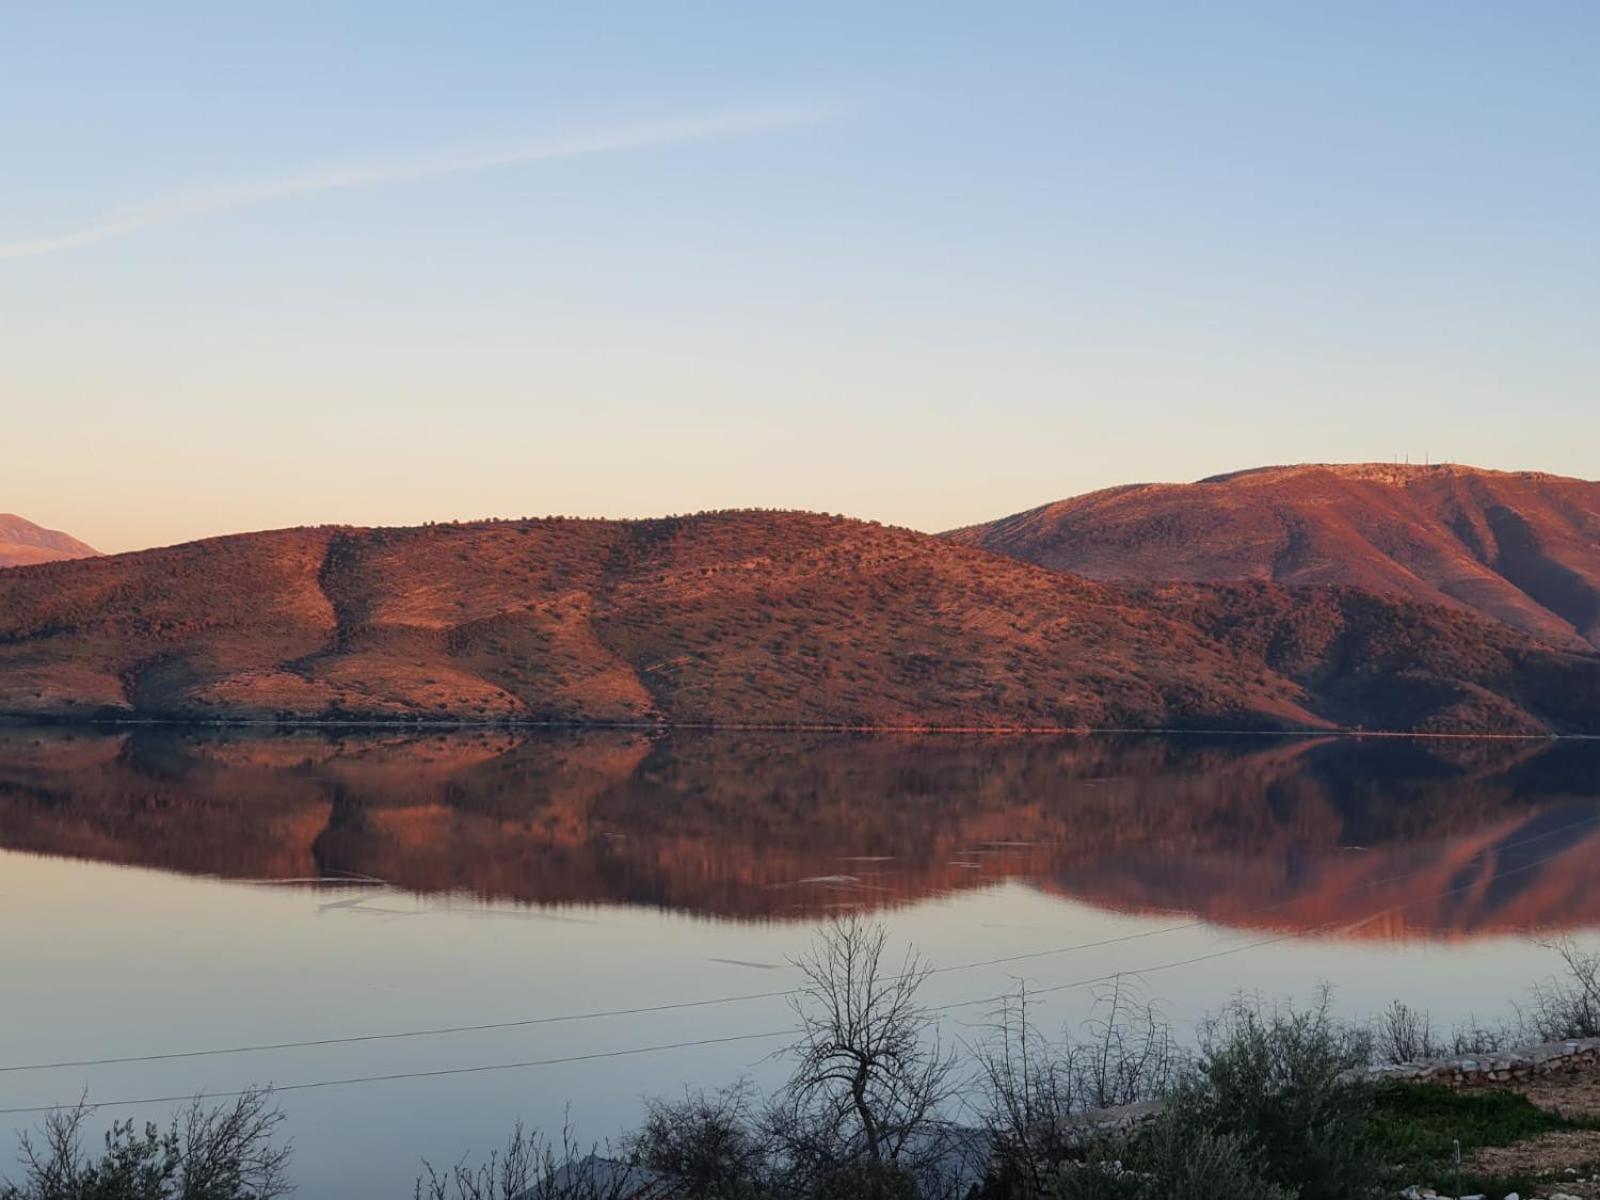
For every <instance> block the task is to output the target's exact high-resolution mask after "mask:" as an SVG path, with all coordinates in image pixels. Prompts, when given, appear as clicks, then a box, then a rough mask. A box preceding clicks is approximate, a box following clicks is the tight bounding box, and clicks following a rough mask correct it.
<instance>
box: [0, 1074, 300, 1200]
mask: <svg viewBox="0 0 1600 1200" xmlns="http://www.w3.org/2000/svg"><path fill="white" fill-rule="evenodd" d="M93 1111H94V1109H93V1106H92V1105H91V1104H89V1103H88V1100H87V1098H85V1099H84V1100H80V1101H79V1102H78V1104H77V1105H76V1106H75V1107H73V1108H70V1109H60V1110H57V1111H55V1112H52V1113H51V1114H50V1115H49V1116H48V1117H46V1118H45V1121H44V1127H43V1129H42V1131H41V1136H40V1138H39V1139H38V1140H35V1138H34V1137H33V1135H31V1134H26V1133H25V1134H23V1135H22V1137H21V1139H20V1147H21V1155H22V1165H23V1168H24V1171H23V1179H22V1182H21V1183H12V1182H9V1181H8V1182H6V1183H4V1184H3V1185H0V1200H102V1198H106V1200H110V1198H121V1197H128V1198H129V1200H276V1198H277V1197H280V1196H286V1195H288V1194H289V1192H290V1191H292V1190H293V1189H292V1188H291V1187H290V1184H289V1182H288V1177H287V1168H288V1164H289V1158H290V1155H291V1148H290V1146H289V1145H288V1144H287V1143H284V1144H279V1143H276V1142H275V1141H274V1137H275V1136H276V1134H277V1130H278V1126H279V1125H281V1124H282V1123H283V1120H284V1117H283V1113H282V1112H280V1111H279V1110H278V1109H277V1108H276V1107H274V1106H273V1105H272V1104H271V1093H270V1091H269V1090H266V1089H257V1088H251V1089H249V1090H247V1091H246V1092H244V1093H243V1094H242V1095H240V1096H238V1097H236V1098H235V1099H234V1100H233V1102H232V1103H231V1104H218V1105H214V1106H211V1107H207V1106H206V1104H205V1102H204V1098H203V1097H197V1098H196V1099H195V1100H194V1101H193V1102H192V1103H190V1104H189V1106H188V1107H186V1108H184V1109H183V1110H181V1111H180V1112H178V1113H177V1114H176V1115H175V1116H174V1117H173V1119H172V1122H171V1124H170V1125H169V1126H168V1127H167V1129H166V1131H165V1132H161V1131H159V1130H158V1129H157V1127H156V1126H155V1125H154V1124H153V1123H151V1124H146V1125H145V1126H144V1129H143V1130H142V1131H139V1130H137V1129H136V1128H135V1126H134V1123H133V1122H132V1121H118V1122H115V1123H114V1124H113V1125H112V1127H111V1129H110V1131H109V1132H107V1133H106V1135H105V1142H104V1149H103V1150H102V1152H101V1154H100V1156H99V1157H97V1158H92V1157H90V1156H89V1155H87V1154H86V1153H85V1152H84V1150H83V1130H84V1124H85V1122H86V1121H87V1120H88V1118H89V1116H90V1114H91V1113H92V1112H93Z"/></svg>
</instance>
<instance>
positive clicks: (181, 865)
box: [0, 727, 1600, 1200]
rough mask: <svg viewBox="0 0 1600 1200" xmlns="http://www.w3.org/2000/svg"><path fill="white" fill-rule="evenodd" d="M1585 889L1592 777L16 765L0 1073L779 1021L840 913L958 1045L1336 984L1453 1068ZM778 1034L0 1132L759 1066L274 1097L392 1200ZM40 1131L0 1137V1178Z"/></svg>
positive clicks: (328, 1167)
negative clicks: (1099, 1003)
mask: <svg viewBox="0 0 1600 1200" xmlns="http://www.w3.org/2000/svg"><path fill="white" fill-rule="evenodd" d="M1597 866H1600V745H1597V744H1595V743H1584V742H1522V741H1482V742H1479V741H1461V740H1451V741H1406V740H1392V739H1368V740H1354V739H1325V738H1242V737H1232V738H1225V739H1224V738H1204V737H1185V738H1158V737H1129V738H1098V737H1096V738H1054V737H1052V738H1043V737H1029V738H977V737H974V738H958V737H924V738H909V737H908V738H885V737H842V736H820V735H801V734H794V735H710V734H704V735H670V736H662V735H655V734H646V733H636V732H614V733H591V734H583V735H577V734H555V735H547V734H542V735H534V736H518V735H511V734H504V733H470V734H442V735H429V736H422V737H410V736H399V735H393V736H391V735H370V734H368V735H342V736H332V735H329V734H326V733H301V734H293V735H284V736H275V737H260V736H247V735H243V734H239V733H216V732H207V733H197V732H182V731H176V730H170V729H141V730H137V731H133V732H127V731H118V732H84V731H74V732H68V731H65V730H62V729H37V728H25V727H11V728H0V913H3V916H0V1067H14V1066H19V1065H21V1066H29V1065H34V1064H53V1063H59V1062H62V1061H67V1060H71V1061H77V1060H84V1059H104V1058H119V1057H129V1056H142V1055H160V1054H170V1053H174V1052H184V1051H192V1050H205V1049H212V1048H218V1047H224V1048H225V1047H236V1046H245V1045H260V1044H263V1043H281V1042H304V1041H309V1040H317V1039H342V1038H352V1037H363V1036H366V1035H373V1034H389V1033H405V1032H408V1031H415V1030H423V1029H436V1028H439V1027H453V1026H461V1025H479V1026H481V1025H488V1024H496V1023H504V1022H527V1021H529V1020H530V1019H534V1018H547V1017H568V1016H579V1015H585V1014H592V1013H596V1012H599V1011H604V1010H616V1009H640V1008H652V1007H658V1006H667V1005H685V1004H692V1003H693V1002H696V1001H704V1000H716V999H720V998H725V997H748V996H751V995H757V994H765V993H781V992H782V991H784V990H785V989H786V988H789V987H791V986H792V985H793V983H794V982H795V978H796V973H795V971H794V970H793V969H792V967H791V966H790V964H789V959H790V958H791V957H792V956H793V955H795V954H797V953H798V952H800V951H801V950H802V949H803V948H804V947H805V945H806V944H807V942H808V941H809V939H810V938H811V937H812V935H813V933H814V931H815V929H816V926H817V923H818V922H819V921H822V920H826V919H827V918H828V916H829V915H830V914H834V913H837V912H840V911H846V910H851V909H867V910H870V911H872V912H874V913H876V914H878V915H880V916H881V917H882V919H883V920H884V921H886V922H887V923H888V924H889V926H890V927H891V930H892V933H893V935H894V936H895V937H896V938H897V939H899V940H901V941H909V942H914V943H915V944H916V946H917V947H918V948H919V949H920V950H921V951H922V952H923V953H924V954H925V955H927V957H928V958H929V959H930V960H931V961H932V962H933V964H934V965H935V966H936V967H939V968H941V971H940V973H939V974H937V975H935V976H934V977H933V979H932V980H930V982H929V983H928V985H927V992H926V996H927V999H928V1001H929V1003H930V1004H936V1005H946V1004H948V1005H960V1007H952V1008H951V1009H950V1010H949V1011H948V1013H947V1016H946V1019H947V1021H948V1022H949V1027H950V1032H951V1034H952V1035H953V1036H956V1037H965V1038H968V1039H971V1038H974V1037H977V1036H979V1034H980V1033H981V1027H982V1025H983V1024H984V1021H985V1016H986V1013H987V1011H988V1009H989V1007H990V1005H991V1003H992V1002H991V1001H989V1000H988V999H986V998H988V997H993V996H995V995H997V994H998V993H1000V992H1003V991H1006V990H1008V989H1009V988H1011V987H1013V986H1015V983H1016V981H1017V980H1019V979H1026V980H1027V981H1028V983H1029V986H1030V988H1033V989H1041V990H1042V992H1041V994H1040V995H1038V996H1037V1002H1038V1003H1039V1004H1040V1005H1041V1008H1040V1010H1039V1011H1041V1012H1042V1013H1043V1014H1044V1016H1043V1018H1042V1019H1044V1020H1047V1021H1049V1022H1051V1023H1053V1024H1069V1025H1070V1024H1075V1023H1077V1022H1080V1021H1082V1020H1083V1019H1084V1018H1086V1017H1087V1016H1088V1015H1089V1013H1090V1011H1091V1008H1092V1006H1093V1004H1094V997H1095V993H1096V990H1097V988H1098V987H1099V986H1102V985H1101V984H1097V983H1096V982H1095V981H1096V980H1103V979H1104V978H1105V977H1107V976H1110V975H1114V974H1116V973H1118V972H1123V973H1127V974H1128V976H1129V977H1130V978H1136V979H1137V981H1138V986H1139V987H1141V988H1142V989H1143V991H1144V993H1145V994H1146V995H1148V996H1149V997H1150V998H1151V999H1152V1000H1154V1001H1156V1002H1157V1003H1158V1004H1159V1005H1160V1006H1161V1007H1162V1009H1163V1011H1164V1012H1165V1013H1166V1015H1167V1016H1168V1017H1169V1018H1170V1019H1171V1020H1172V1021H1173V1022H1174V1023H1175V1024H1177V1025H1178V1026H1179V1027H1180V1028H1181V1029H1189V1028H1192V1025H1193V1022H1194V1021H1195V1020H1196V1019H1198V1018H1199V1017H1200V1016H1202V1015H1203V1014H1204V1013H1205V1012H1207V1011H1209V1010H1213V1009H1215V1008H1216V1007H1217V1006H1218V1005H1219V1004H1220V1003H1222V1002H1223V1001H1224V1000H1226V999H1227V998H1228V997H1229V996H1230V995H1231V994H1233V993H1234V992H1236V991H1238V990H1240V989H1246V990H1249V991H1252V992H1260V993H1261V994H1262V995H1264V996H1268V997H1279V996H1297V997H1304V996H1306V995H1308V994H1309V993H1310V992H1311V991H1312V990H1313V989H1314V988H1315V987H1316V985H1317V984H1318V982H1319V981H1324V980H1325V981H1327V982H1329V983H1331V984H1332V985H1333V986H1334V988H1335V989H1336V992H1335V995H1336V1002H1337V1004H1338V1005H1339V1007H1340V1008H1341V1010H1343V1011H1344V1012H1346V1013H1348V1014H1352V1015H1355V1014H1365V1013H1369V1012H1373V1011H1376V1010H1377V1009H1380V1008H1382V1007H1383V1006H1384V1005H1386V1004H1387V1003H1388V1002H1389V1001H1390V1000H1392V999H1394V998H1396V997H1401V998H1404V999H1406V1000H1407V1001H1408V1002H1410V1003H1413V1004H1417V1005H1421V1006H1425V1007H1427V1008H1429V1009H1431V1010H1432V1012H1433V1014H1434V1016H1435V1019H1436V1022H1437V1023H1439V1024H1442V1025H1446V1026H1448V1025H1450V1024H1451V1023H1454V1022H1457V1021H1465V1020H1468V1019H1470V1018H1472V1017H1473V1016H1477V1017H1480V1018H1485V1019H1494V1018H1498V1017H1500V1016H1502V1015H1503V1014H1505V1013H1506V1012H1508V1011H1509V1009H1510V1007H1511V1005H1512V1004H1513V1003H1514V1002H1515V1001H1517V1000H1519V999H1521V998H1523V997H1524V996H1525V995H1526V992H1527V989H1528V986H1529V984H1530V983H1531V982H1532V981H1534V980H1535V979H1537V978H1540V977H1543V976H1545V975H1548V974H1549V973H1550V972H1552V971H1553V970H1554V968H1555V965H1556V964H1555V961H1554V957H1553V955H1552V954H1551V952H1550V951H1549V950H1547V949H1545V948H1544V947H1542V946H1540V945H1539V944H1538V939H1539V938H1541V937H1544V936H1547V935H1548V934H1550V933H1557V932H1570V933H1574V934H1577V935H1579V936H1582V935H1583V934H1584V932H1585V931H1593V930H1595V929H1596V928H1597V927H1600V887H1597V886H1595V884H1594V883H1593V878H1594V875H1595V870H1596V867H1597ZM996 959H1005V960H1008V961H1003V962H995V961H993V960H996ZM1052 988H1053V989H1055V990H1054V991H1047V990H1043V989H1052ZM790 1020H791V1018H790V1014H789V1011H788V1008H787V1001H786V1000H785V999H784V998H783V997H782V996H781V995H761V996H760V998H751V999H735V1000H731V1001H729V1002H727V1003H718V1004H711V1005H701V1006H698V1007H676V1008H659V1007H658V1011H651V1012H635V1013H632V1014H631V1015H623V1016H594V1017H588V1018H587V1019H581V1020H566V1021H557V1022H548V1023H543V1024H528V1023H524V1024H518V1025H513V1026H510V1027H503V1028H498V1029H478V1030H475V1031H466V1032H455V1033H447V1034H435V1035H432V1036H421V1037H401V1038H386V1039H382V1040H368V1041H341V1042H334V1043H332V1044H327V1045H321V1046H302V1047H297V1048H289V1049H274V1050H256V1051H251V1052H248V1053H239V1054H227V1055H215V1056H203V1057H186V1058H164V1059H157V1060H155V1061H142V1062H124V1063H103V1064H101V1065H96V1066H54V1067H47V1068H45V1069H28V1070H5V1071H0V1108H5V1109H20V1108H29V1107H33V1106H37V1105H45V1104H50V1103H56V1102H71V1101H73V1100H75V1099H76V1098H77V1097H78V1096H79V1095H81V1094H84V1093H87V1094H88V1095H89V1096H90V1098H91V1099H93V1100H97V1101H114V1100H123V1099H138V1098H143V1097H164V1096H175V1095H189V1094H193V1093H195V1092H197V1091H202V1090H204V1091H209V1092H222V1091H229V1090H232V1089H236V1088H238V1087H241V1086H244V1085H246V1084H249V1083H262V1084H265V1083H274V1084H277V1085H279V1086H286V1087H289V1088H291V1089H293V1088H295V1087H296V1085H300V1084H306V1083H317V1082H323V1081H331V1080H344V1079H354V1078H358V1077H367V1076H377V1075H387V1076H392V1075H398V1074H404V1073H413V1072H444V1071H456V1070H458V1069H460V1068H480V1067H490V1068H499V1067H503V1066H505V1065H506V1064H514V1063H529V1062H539V1061H542V1060H547V1059H554V1058H575V1057H578V1056H586V1055H600V1054H609V1053H612V1052H616V1051H628V1050H633V1049H638V1048H648V1047H658V1046H662V1045H668V1044H675V1043H683V1042H694V1041H702V1040H705V1039H732V1038H744V1037H745V1035H774V1034H776V1035H779V1036H753V1037H750V1038H749V1039H748V1040H738V1041H731V1040H724V1041H719V1042H715V1043H713V1044H709V1045H701V1046H694V1047H682V1048H678V1049H669V1050H659V1051H656V1052H652V1053H643V1054H628V1055H623V1056H620V1057H606V1058H587V1059H585V1060H584V1061H577V1062H567V1063H560V1064H547V1065H531V1066H520V1067H514V1068H511V1069H503V1070H502V1069H495V1070H486V1071H477V1072H474V1073H459V1074H434V1075H425V1076H423V1077H419V1078H410V1079H391V1080H387V1081H383V1082H371V1083H359V1084H347V1085H341V1086H332V1087H325V1088H317V1089H306V1090H287V1091H284V1092H283V1093H282V1095H281V1096H280V1101H281V1103H282V1105H283V1107H284V1109H285V1111H286V1112H287V1113H288V1114H289V1118H290V1124H289V1131H290V1134H291V1135H292V1137H293V1140H294V1142H295V1146H296V1157H295V1172H294V1173H295V1176H296V1178H297V1179H298V1181H299V1183H300V1192H299V1194H300V1195H301V1196H303V1197H311V1198H321V1197H350V1198H353V1200H366V1198H369V1197H370V1198H378V1197H383V1198H391V1197H393V1198H396V1200H398V1198H400V1197H405V1196H409V1195H410V1186H411V1180H412V1179H413V1177H414V1176H415V1173H416V1169H417V1166H418V1164H419V1161H420V1159H421V1158H422V1157H424V1156H426V1157H428V1158H431V1159H433V1160H434V1161H435V1162H441V1163H448V1162H451V1161H454V1160H456V1159H457V1158H459V1157H460V1156H462V1155H463V1154H468V1153H471V1154H473V1155H478V1154H482V1153H485V1152H487V1151H488V1150H489V1149H490V1148H492V1147H493V1146H495V1145H497V1144H498V1143H499V1142H500V1141H502V1140H503V1137H504V1135H505V1133H506V1132H507V1130H508V1129H509V1128H510V1126H511V1124H512V1123H513V1121H515V1120H516V1119H517V1118H518V1117H522V1118H524V1119H526V1120H527V1121H528V1122H529V1123H530V1124H537V1125H542V1126H545V1127H547V1128H552V1127H559V1125H560V1123H561V1121H562V1119H563V1114H564V1113H565V1112H567V1111H568V1106H570V1119H571V1121H572V1124H573V1125H574V1127H575V1128H576V1129H577V1131H578V1133H579V1134H580V1135H581V1136H582V1137H584V1138H585V1139H586V1140H587V1139H592V1138H604V1137H606V1136H609V1135H611V1134H613V1133H614V1132H615V1131H617V1130H618V1129H620V1128H622V1127H624V1126H626V1125H629V1124H631V1123H632V1122H633V1121H634V1119H635V1118H636V1116H637V1114H638V1112H639V1107H640V1098H641V1097H642V1096H647V1095H659V1094H668V1093H672V1092H674V1091H677V1090H679V1089H680V1088H681V1087H682V1086H683V1085H684V1084H686V1083H687V1084H691V1085H708V1086H710V1085H717V1084H721V1083H725V1082H727V1081H729V1080H731V1079H733V1078H734V1077H736V1076H738V1075H740V1074H748V1075H750V1076H752V1077H753V1078H754V1079H756V1080H757V1081H758V1082H763V1083H773V1082H776V1081H777V1080H779V1079H781V1078H782V1076H783V1073H784V1068H783V1064H782V1063H781V1062H780V1061H777V1060H775V1059H774V1058H773V1057H772V1055H773V1054H774V1052H775V1051H777V1050H779V1049H781V1047H782V1046H783V1044H784V1040H783V1037H782V1036H781V1035H782V1032H783V1030H785V1029H786V1028H787V1027H788V1026H789V1024H790ZM170 1107H171V1106H170V1105H165V1104H162V1103H149V1104H143V1105H138V1106H134V1107H130V1108H117V1109H104V1110H102V1115H103V1117H104V1118H105V1119H109V1118H110V1117H111V1116H130V1115H136V1116H138V1117H141V1118H144V1117H151V1118H155V1119H163V1118H164V1116H165V1113H166V1112H167V1110H168V1109H170ZM38 1119H39V1118H38V1117H37V1116H31V1115H26V1114H11V1115H7V1116H5V1117H4V1118H3V1121H0V1128H3V1130H4V1132H0V1164H9V1162H10V1161H11V1160H12V1159H13V1157H14V1151H15V1138H14V1136H13V1134H12V1133H11V1132H10V1131H11V1129H12V1128H13V1127H15V1126H19V1125H28V1124H31V1123H34V1122H36V1121H37V1120H38Z"/></svg>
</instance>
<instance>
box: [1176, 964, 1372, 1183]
mask: <svg viewBox="0 0 1600 1200" xmlns="http://www.w3.org/2000/svg"><path fill="white" fill-rule="evenodd" d="M1369 1053H1370V1048H1369V1046H1368V1045H1367V1044H1366V1042H1365V1040H1364V1039H1362V1038H1361V1037H1360V1036H1358V1035H1355V1034H1352V1033H1351V1032H1349V1031H1347V1030H1345V1029H1342V1028H1341V1027H1340V1026H1339V1025H1337V1024H1336V1023H1335V1022H1334V1021H1333V1019H1332V1017H1331V1016H1330V1014H1329V1010H1328V1004H1327V998H1326V996H1324V997H1323V998H1322V999H1321V1000H1320V1001H1319V1003H1317V1004H1315V1005H1313V1006H1312V1007H1311V1008H1309V1009H1305V1010H1297V1009H1294V1008H1287V1007H1286V1008H1276V1009H1270V1010H1268V1009H1263V1008H1261V1007H1260V1006H1257V1005H1253V1004H1249V1003H1246V1002H1244V1001H1239V1002H1236V1003H1234V1004H1232V1005H1230V1006H1229V1007H1228V1008H1227V1009H1226V1010H1225V1011H1224V1013H1223V1015H1222V1017H1221V1018H1219V1019H1218V1020H1217V1021H1215V1022H1213V1023H1212V1024H1211V1025H1210V1026H1209V1027H1208V1028H1207V1029H1206V1030H1204V1031H1203V1033H1202V1037H1201V1054H1200V1058H1199V1061H1198V1062H1197V1064H1196V1066H1195V1068H1194V1069H1193V1070H1192V1071H1191V1072H1190V1073H1189V1074H1188V1075H1187V1076H1186V1077H1185V1078H1184V1079H1183V1080H1182V1081H1181V1082H1180V1083H1179V1084H1178V1086H1177V1087H1175V1088H1174V1089H1173V1090H1172V1092H1171V1094H1170V1095H1169V1096H1168V1098H1167V1111H1168V1112H1169V1113H1170V1114H1171V1115H1170V1120H1171V1121H1172V1122H1173V1123H1174V1124H1175V1126H1176V1128H1175V1129H1174V1131H1173V1132H1172V1134H1171V1135H1170V1136H1172V1137H1173V1138H1174V1139H1177V1140H1178V1141H1179V1142H1181V1141H1182V1140H1183V1139H1188V1140H1189V1141H1190V1142H1191V1143H1192V1144H1200V1142H1201V1139H1202V1137H1203V1135H1207V1134H1209V1135H1214V1136H1220V1137H1224V1138H1232V1139H1236V1140H1237V1141H1238V1143H1239V1144H1241V1145H1243V1146H1245V1147H1247V1148H1249V1149H1250V1150H1251V1151H1252V1152H1253V1153H1255V1154H1256V1155H1258V1156H1259V1159H1258V1161H1259V1163H1260V1168H1261V1173H1262V1175H1263V1176H1264V1178H1265V1179H1267V1180H1269V1181H1271V1182H1272V1183H1274V1184H1277V1185H1280V1186H1281V1187H1283V1188H1286V1189H1289V1190H1290V1191H1291V1192H1292V1193H1294V1194H1297V1195H1299V1196H1300V1197H1302V1198H1303V1200H1344V1198H1346V1197H1351V1196H1361V1195H1365V1194H1366V1193H1367V1192H1368V1191H1369V1190H1370V1189H1371V1188H1372V1187H1373V1186H1374V1185H1375V1184H1376V1182H1377V1180H1378V1178H1379V1173H1380V1170H1381V1165H1382V1163H1381V1156H1380V1154H1379V1149H1378V1145H1377V1142H1376V1140H1375V1137H1374V1128H1373V1112H1374V1095H1375V1089H1374V1088H1373V1087H1372V1086H1371V1085H1370V1084H1367V1083H1364V1082H1352V1081H1349V1080H1348V1079H1347V1078H1345V1074H1346V1072H1348V1071H1351V1070H1353V1069H1355V1068H1357V1067H1359V1066H1361V1065H1363V1064H1364V1063H1365V1062H1366V1061H1367V1058H1368V1055H1369Z"/></svg>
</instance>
